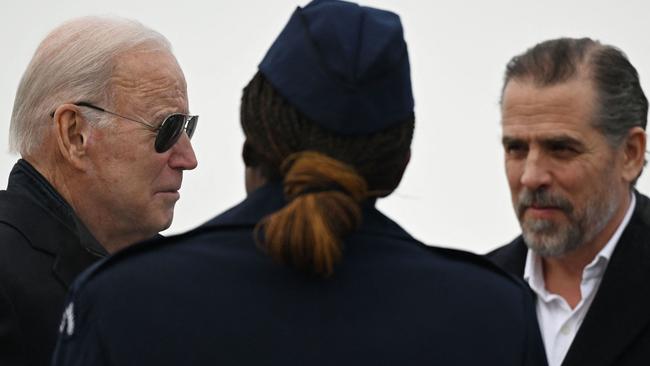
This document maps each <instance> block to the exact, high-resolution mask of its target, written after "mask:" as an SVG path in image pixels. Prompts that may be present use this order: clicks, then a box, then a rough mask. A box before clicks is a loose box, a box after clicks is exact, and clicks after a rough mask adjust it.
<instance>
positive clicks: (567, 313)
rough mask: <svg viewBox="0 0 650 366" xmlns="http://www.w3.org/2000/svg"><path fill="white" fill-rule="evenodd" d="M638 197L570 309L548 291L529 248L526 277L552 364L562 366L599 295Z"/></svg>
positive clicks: (538, 261)
mask: <svg viewBox="0 0 650 366" xmlns="http://www.w3.org/2000/svg"><path fill="white" fill-rule="evenodd" d="M635 205H636V197H634V195H632V199H631V202H630V206H629V207H628V209H627V213H626V214H625V217H624V218H623V221H622V222H621V224H620V225H619V226H618V228H617V229H616V231H615V232H614V235H612V237H611V238H610V239H609V241H608V242H607V244H606V245H605V246H604V247H603V249H602V250H601V251H600V252H599V253H598V254H597V255H596V257H595V258H594V260H593V261H591V263H589V265H587V266H586V267H585V269H584V270H583V271H582V282H581V284H580V292H581V294H582V296H581V297H582V298H581V300H580V302H579V303H578V305H576V307H575V308H574V309H571V307H570V306H569V304H568V303H567V302H566V300H564V298H563V297H562V296H560V295H558V294H554V293H550V292H548V291H547V290H546V285H545V283H544V273H543V269H542V262H541V259H540V257H539V256H538V255H537V254H535V253H534V252H533V251H532V250H530V249H529V250H528V255H527V256H526V267H525V268H524V280H526V282H528V285H529V286H530V288H531V289H532V290H533V291H534V292H535V294H536V295H537V300H536V308H537V321H538V322H539V327H540V330H541V333H542V339H543V340H544V348H545V349H546V357H547V358H548V365H549V366H560V365H561V364H562V361H563V360H564V357H565V356H566V354H567V351H568V350H569V346H571V342H573V338H574V337H575V335H576V333H577V332H578V329H579V328H580V325H582V321H583V320H584V318H585V315H587V311H588V310H589V307H590V306H591V303H592V302H593V300H594V297H595V296H596V292H597V291H598V287H599V286H600V282H601V280H602V278H603V274H604V273H605V269H607V264H608V263H609V259H610V258H611V256H612V253H613V252H614V249H615V248H616V244H617V243H618V240H619V238H620V237H621V234H622V233H623V230H624V229H625V227H626V226H627V224H628V222H629V221H630V217H632V213H633V212H634V206H635Z"/></svg>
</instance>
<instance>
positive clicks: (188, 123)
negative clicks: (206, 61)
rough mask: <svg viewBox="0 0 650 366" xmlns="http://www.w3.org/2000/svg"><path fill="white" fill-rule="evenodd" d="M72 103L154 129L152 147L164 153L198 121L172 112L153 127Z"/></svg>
mask: <svg viewBox="0 0 650 366" xmlns="http://www.w3.org/2000/svg"><path fill="white" fill-rule="evenodd" d="M72 104H74V105H76V106H78V107H87V108H91V109H94V110H96V111H100V112H104V113H108V114H112V115H114V116H117V117H120V118H124V119H127V120H129V121H131V122H135V123H139V124H141V125H143V126H146V127H148V128H149V129H150V130H152V131H155V132H156V141H155V142H154V147H155V149H156V152H157V153H164V152H165V151H167V150H169V149H171V147H172V146H174V144H175V143H176V142H177V141H178V139H179V138H180V137H181V134H182V133H183V131H185V133H186V134H187V137H189V138H190V139H191V138H192V135H194V130H196V124H197V123H198V121H199V116H189V115H187V114H182V113H174V114H171V115H169V116H167V118H165V120H163V122H162V123H161V124H160V126H159V127H155V126H153V125H151V124H149V123H147V122H143V121H138V120H136V119H133V118H129V117H125V116H122V115H121V114H117V113H115V112H111V111H107V110H105V109H104V108H100V107H98V106H96V105H93V104H91V103H88V102H77V103H72ZM50 116H51V117H54V112H52V113H51V114H50Z"/></svg>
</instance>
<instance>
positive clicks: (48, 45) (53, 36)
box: [9, 16, 171, 156]
mask: <svg viewBox="0 0 650 366" xmlns="http://www.w3.org/2000/svg"><path fill="white" fill-rule="evenodd" d="M136 48H137V49H141V48H143V49H144V50H165V51H168V52H170V53H171V45H170V43H169V41H168V40H167V39H166V38H165V37H164V36H163V35H161V34H160V33H158V32H156V31H154V30H152V29H149V28H147V27H145V26H144V25H142V24H141V23H139V22H137V21H134V20H130V19H124V18H119V17H97V16H90V17H82V18H77V19H73V20H70V21H68V22H66V23H64V24H62V25H61V26H59V27H58V28H56V29H54V30H53V31H52V32H50V34H48V35H47V37H45V39H44V40H43V41H42V42H41V43H40V45H39V46H38V48H37V49H36V52H35V53H34V56H33V57H32V60H31V62H30V63H29V66H27V70H25V73H24V74H23V77H22V79H21V80H20V83H19V85H18V91H17V92H16V99H15V101H14V108H13V113H12V116H11V124H10V127H9V146H10V149H11V150H12V151H13V152H19V153H20V154H21V155H22V156H25V155H31V154H33V153H34V152H35V149H36V148H37V147H38V146H39V145H40V144H41V143H42V142H43V139H44V138H45V136H46V133H47V129H48V127H49V126H50V124H51V117H50V114H51V113H52V112H53V111H54V110H55V109H56V108H57V107H58V106H59V105H60V104H63V103H74V102H79V101H89V102H95V103H110V102H111V101H110V100H109V99H110V86H111V85H110V80H111V75H112V72H113V68H114V66H115V60H116V58H117V56H119V55H120V54H123V53H125V52H127V51H130V50H133V49H136ZM103 121H106V120H102V119H99V118H92V119H91V123H95V125H96V126H98V127H101V126H102V123H103Z"/></svg>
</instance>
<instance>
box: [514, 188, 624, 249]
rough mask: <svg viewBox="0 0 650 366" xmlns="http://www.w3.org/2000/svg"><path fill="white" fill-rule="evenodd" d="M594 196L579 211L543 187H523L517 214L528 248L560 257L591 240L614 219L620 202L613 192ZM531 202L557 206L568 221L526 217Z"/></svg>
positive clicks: (538, 204) (537, 204)
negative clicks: (533, 188) (532, 189)
mask: <svg viewBox="0 0 650 366" xmlns="http://www.w3.org/2000/svg"><path fill="white" fill-rule="evenodd" d="M599 193H600V194H597V195H594V196H592V197H593V198H592V199H591V200H590V201H589V202H587V204H586V207H585V209H584V212H576V211H575V208H574V206H573V205H572V204H571V202H570V201H569V200H567V199H566V198H564V197H562V196H560V195H555V194H551V193H550V192H549V191H548V190H547V189H545V188H542V189H538V190H535V191H530V190H524V191H522V192H521V194H520V195H519V199H518V202H517V215H518V217H519V222H520V225H521V229H522V234H523V237H524V241H525V242H526V245H527V246H528V248H530V249H531V250H533V251H534V252H535V253H537V254H538V255H540V256H542V257H560V256H563V255H565V254H567V253H569V252H572V251H574V250H575V249H577V248H579V247H581V246H582V245H584V244H585V243H588V242H590V241H591V240H593V239H594V237H595V236H596V235H597V234H598V233H600V232H601V231H602V230H603V229H604V228H605V226H606V225H607V223H608V222H609V221H610V220H611V219H612V217H613V216H614V213H615V212H616V209H617V207H618V202H617V200H616V197H615V196H614V195H612V192H611V191H609V190H607V189H606V190H605V192H599ZM531 205H536V206H541V207H545V206H546V207H555V208H558V209H560V210H561V211H563V212H564V214H565V215H566V216H567V219H568V222H565V223H557V222H554V221H551V220H544V219H528V220H525V219H524V213H525V211H526V209H527V208H528V207H530V206H531Z"/></svg>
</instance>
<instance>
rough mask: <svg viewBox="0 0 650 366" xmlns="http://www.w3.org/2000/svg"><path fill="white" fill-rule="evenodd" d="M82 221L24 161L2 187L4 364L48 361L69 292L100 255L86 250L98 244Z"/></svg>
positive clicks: (0, 337)
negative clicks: (75, 216)
mask: <svg viewBox="0 0 650 366" xmlns="http://www.w3.org/2000/svg"><path fill="white" fill-rule="evenodd" d="M78 224H79V223H78V222H77V221H76V220H75V218H74V213H72V210H71V209H70V208H69V207H68V206H67V204H66V203H65V201H64V200H63V199H62V198H61V197H60V196H59V195H58V193H56V191H55V190H54V189H53V188H52V187H51V186H50V185H49V183H47V181H46V180H45V179H44V178H43V177H42V176H41V175H40V174H38V172H36V170H35V169H34V168H32V167H31V166H30V165H29V164H28V163H27V162H26V161H24V160H20V161H19V162H18V163H17V164H16V166H15V167H14V169H13V170H12V172H11V175H10V178H9V185H8V187H7V191H0V365H2V366H18V365H20V366H24V365H33V366H40V365H49V363H50V358H51V357H52V353H53V351H54V346H55V343H56V337H57V331H58V328H59V323H60V321H61V313H62V310H63V304H64V300H65V295H66V292H67V290H68V288H69V286H70V285H71V284H72V281H73V279H74V278H75V276H76V275H77V274H79V273H80V272H81V271H82V270H83V269H85V268H86V267H88V266H89V265H90V264H91V263H93V262H94V261H96V260H97V259H98V258H99V255H101V253H99V252H97V251H95V250H94V249H90V250H88V249H86V248H96V246H97V245H98V244H97V243H96V242H93V243H90V241H91V240H93V239H92V238H91V237H90V236H89V234H88V233H87V232H85V231H84V232H83V233H80V227H79V226H78ZM83 230H84V229H82V231H83ZM91 252H92V253H91Z"/></svg>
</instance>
